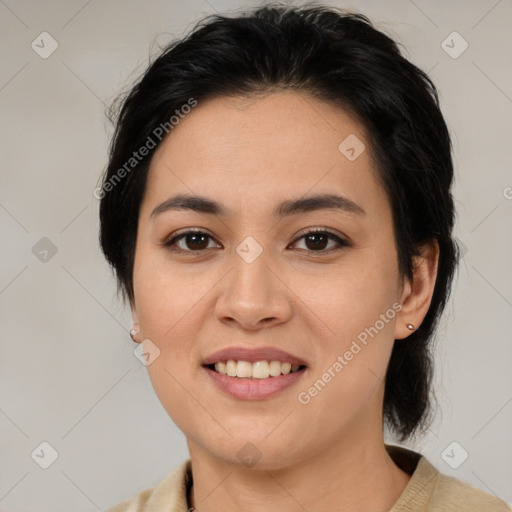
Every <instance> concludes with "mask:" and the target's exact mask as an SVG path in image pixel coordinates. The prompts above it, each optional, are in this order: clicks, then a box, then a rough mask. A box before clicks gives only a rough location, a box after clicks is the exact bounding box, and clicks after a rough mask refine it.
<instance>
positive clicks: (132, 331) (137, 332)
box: [130, 329, 139, 343]
mask: <svg viewBox="0 0 512 512" xmlns="http://www.w3.org/2000/svg"><path fill="white" fill-rule="evenodd" d="M137 334H139V331H136V330H135V329H131V330H130V337H131V339H132V341H134V342H135V343H138V341H137V340H136V339H135V336H136V335H137Z"/></svg>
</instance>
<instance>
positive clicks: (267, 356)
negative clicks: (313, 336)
mask: <svg viewBox="0 0 512 512" xmlns="http://www.w3.org/2000/svg"><path fill="white" fill-rule="evenodd" d="M229 359H233V360H234V361H249V362H252V363H253V362H255V361H280V362H282V363H290V364H292V365H299V366H300V365H304V366H306V362H305V361H304V360H303V359H301V358H300V357H297V356H294V355H293V354H290V353H288V352H285V351H284V350H279V349H277V348H274V347H259V348H247V347H226V348H223V349H221V350H218V351H217V352H214V353H213V354H211V355H209V356H208V357H207V358H206V359H205V360H204V362H203V365H204V366H208V365H210V364H214V363H218V362H219V361H228V360H229Z"/></svg>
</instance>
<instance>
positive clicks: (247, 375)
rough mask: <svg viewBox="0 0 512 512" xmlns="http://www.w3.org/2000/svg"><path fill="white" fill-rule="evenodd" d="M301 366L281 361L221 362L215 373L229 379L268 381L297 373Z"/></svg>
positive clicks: (217, 365) (217, 364)
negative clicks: (226, 376) (271, 378)
mask: <svg viewBox="0 0 512 512" xmlns="http://www.w3.org/2000/svg"><path fill="white" fill-rule="evenodd" d="M298 369H299V365H291V364H290V363H281V361H274V360H272V361H256V362H254V363H251V362H249V361H234V360H233V359H229V360H228V361H226V362H224V361H219V362H218V363H215V371H216V372H218V373H221V374H222V375H228V376H229V377H238V378H240V379H251V378H252V379H268V378H269V377H278V376H279V375H281V374H282V375H287V374H288V373H293V372H296V371H297V370H298Z"/></svg>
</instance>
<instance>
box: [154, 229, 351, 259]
mask: <svg viewBox="0 0 512 512" xmlns="http://www.w3.org/2000/svg"><path fill="white" fill-rule="evenodd" d="M198 234H199V235H206V236H207V237H209V238H210V239H212V240H213V237H212V236H211V235H209V234H208V233H206V232H204V231H201V230H199V229H191V230H189V231H185V232H184V233H180V234H179V235H176V236H174V237H172V238H170V239H169V240H167V241H165V242H164V243H163V244H162V245H163V246H164V247H166V248H167V249H168V250H169V251H170V252H174V253H189V255H191V256H192V255H197V254H199V253H201V252H206V251H207V249H202V250H195V251H194V250H183V249H178V250H175V249H172V248H171V247H172V246H173V245H174V244H175V243H176V242H178V241H179V240H181V239H182V238H185V237H187V236H188V235H198ZM311 234H322V235H327V236H328V238H329V239H330V240H334V241H336V242H337V243H338V244H339V247H337V248H335V249H334V250H333V249H332V248H331V249H322V250H320V251H313V250H311V249H306V251H307V252H308V253H310V254H313V255H315V254H319V255H324V254H330V253H331V252H337V251H339V250H341V249H344V248H346V247H351V246H352V244H351V243H350V242H348V241H347V240H345V239H343V238H341V237H340V236H338V235H335V234H334V233H331V232H330V231H327V230H326V229H322V228H315V229H311V230H309V231H306V232H305V233H302V234H301V235H300V236H299V237H297V238H296V239H295V240H294V241H293V242H292V244H295V243H296V242H298V241H299V240H301V239H303V238H305V237H307V236H308V235H311Z"/></svg>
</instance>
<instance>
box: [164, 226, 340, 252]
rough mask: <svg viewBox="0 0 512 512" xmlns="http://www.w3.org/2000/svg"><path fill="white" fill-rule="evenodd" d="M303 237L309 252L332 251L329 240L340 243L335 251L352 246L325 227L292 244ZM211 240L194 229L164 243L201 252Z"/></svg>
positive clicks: (172, 250) (181, 250) (312, 231)
mask: <svg viewBox="0 0 512 512" xmlns="http://www.w3.org/2000/svg"><path fill="white" fill-rule="evenodd" d="M302 239H304V243H305V244H306V248H305V250H306V251H308V252H318V253H324V252H332V251H328V250H326V245H328V244H329V241H331V242H335V244H338V248H335V249H334V250H335V251H336V250H339V249H341V248H343V247H350V243H349V242H348V241H347V240H344V239H343V238H341V237H340V236H338V235H335V234H334V233H331V232H329V231H327V230H325V229H323V228H322V229H312V230H309V231H307V232H305V233H303V234H302V235H301V236H300V237H299V238H296V239H295V241H294V242H293V243H292V245H294V244H296V243H297V242H298V241H300V240H302ZM210 240H213V237H212V236H211V235H209V234H208V233H206V232H204V231H201V230H197V229H194V230H188V231H185V232H183V233H181V234H178V235H176V236H173V237H172V238H170V239H169V240H168V241H166V242H164V243H163V244H162V245H163V246H164V247H166V248H167V249H168V250H169V251H171V252H185V253H187V252H188V253H199V252H203V251H204V250H206V249H209V248H211V246H210V243H209V242H210ZM174 246H176V247H177V248H178V249H173V247H174ZM331 249H332V247H331Z"/></svg>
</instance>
